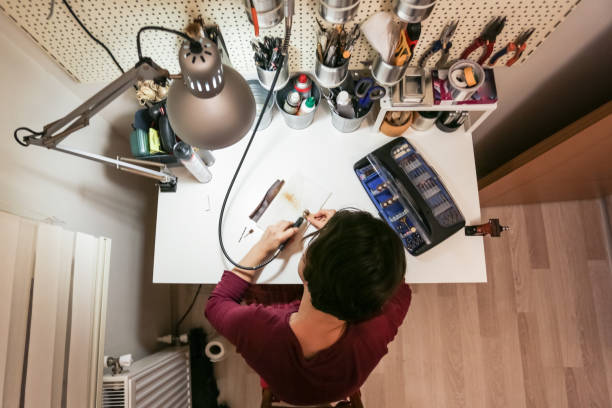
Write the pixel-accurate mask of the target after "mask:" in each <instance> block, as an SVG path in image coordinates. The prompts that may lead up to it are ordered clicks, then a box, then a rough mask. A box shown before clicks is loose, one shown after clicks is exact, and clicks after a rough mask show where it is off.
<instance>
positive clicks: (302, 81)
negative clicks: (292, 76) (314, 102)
mask: <svg viewBox="0 0 612 408" xmlns="http://www.w3.org/2000/svg"><path fill="white" fill-rule="evenodd" d="M293 88H294V89H295V90H296V91H298V92H299V93H300V96H301V97H302V99H308V98H309V97H310V96H311V95H312V81H311V80H310V78H308V76H307V75H306V74H300V76H298V78H297V79H296V80H295V84H294V85H293Z"/></svg>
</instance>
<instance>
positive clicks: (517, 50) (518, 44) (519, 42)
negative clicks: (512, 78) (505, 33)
mask: <svg viewBox="0 0 612 408" xmlns="http://www.w3.org/2000/svg"><path fill="white" fill-rule="evenodd" d="M534 31H535V28H533V27H532V28H530V29H529V30H527V31H523V32H522V33H521V34H519V36H518V37H517V39H516V41H513V42H510V43H508V45H506V46H505V47H504V48H502V49H501V50H499V51H497V52H496V53H495V54H494V55H493V56H492V57H491V59H490V60H489V65H490V66H494V65H495V63H496V62H497V60H498V59H500V58H501V57H503V56H504V55H506V54H508V53H511V52H514V56H513V57H512V58H510V59H509V60H508V61H507V62H506V66H508V67H511V66H512V65H513V64H514V63H515V62H516V61H518V60H519V58H521V55H523V51H525V48H527V40H528V39H529V37H531V34H533V32H534Z"/></svg>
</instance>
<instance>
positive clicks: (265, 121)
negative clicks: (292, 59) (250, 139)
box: [207, 79, 274, 165]
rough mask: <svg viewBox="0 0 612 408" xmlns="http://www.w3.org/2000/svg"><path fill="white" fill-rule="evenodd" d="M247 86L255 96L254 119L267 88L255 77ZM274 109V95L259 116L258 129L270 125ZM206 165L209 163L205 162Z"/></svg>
mask: <svg viewBox="0 0 612 408" xmlns="http://www.w3.org/2000/svg"><path fill="white" fill-rule="evenodd" d="M247 83H248V84H249V88H251V93H252V94H253V97H254V98H255V108H256V114H255V118H256V119H255V120H257V118H258V117H259V114H260V113H261V109H262V108H263V104H264V102H265V101H266V96H267V95H268V90H267V89H264V87H263V86H261V85H260V84H259V81H257V80H255V79H251V80H248V81H247ZM273 110H274V95H272V96H271V97H270V101H269V102H268V107H267V108H266V112H265V113H264V116H263V118H261V123H260V124H259V130H264V129H265V128H267V127H268V126H270V122H272V111H273ZM207 165H209V164H208V163H207Z"/></svg>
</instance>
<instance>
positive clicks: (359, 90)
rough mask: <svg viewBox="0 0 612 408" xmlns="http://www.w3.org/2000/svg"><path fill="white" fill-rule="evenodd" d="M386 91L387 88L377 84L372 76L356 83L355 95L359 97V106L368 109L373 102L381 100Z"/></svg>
mask: <svg viewBox="0 0 612 408" xmlns="http://www.w3.org/2000/svg"><path fill="white" fill-rule="evenodd" d="M386 93H387V91H385V88H383V87H382V86H378V85H375V82H374V80H373V79H372V78H362V79H360V80H359V82H357V85H355V96H356V97H357V98H359V107H360V108H361V109H368V108H369V107H370V105H372V102H374V101H377V100H379V99H380V98H382V97H383V96H385V94H386Z"/></svg>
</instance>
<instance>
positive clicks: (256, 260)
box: [232, 221, 298, 283]
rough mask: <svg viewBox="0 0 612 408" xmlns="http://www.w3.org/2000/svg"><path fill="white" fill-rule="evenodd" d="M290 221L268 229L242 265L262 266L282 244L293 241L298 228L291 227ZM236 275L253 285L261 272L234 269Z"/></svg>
mask: <svg viewBox="0 0 612 408" xmlns="http://www.w3.org/2000/svg"><path fill="white" fill-rule="evenodd" d="M292 225H293V223H292V222H290V221H281V222H279V223H276V224H274V225H270V226H269V227H268V228H266V231H265V232H264V234H263V235H262V237H261V239H260V240H259V242H257V243H256V244H255V245H253V248H251V250H250V251H249V252H248V253H247V254H246V255H245V256H244V258H242V260H241V261H240V262H239V263H240V265H244V266H250V267H255V266H257V265H260V264H262V263H263V262H265V261H266V260H267V259H269V258H270V256H271V255H272V254H273V253H274V252H276V250H277V249H278V247H279V246H280V244H282V243H283V242H285V241H287V240H289V239H291V237H293V236H294V235H295V233H296V232H297V231H298V228H293V227H291V226H292ZM232 272H234V273H235V274H236V275H238V276H239V277H240V278H241V279H244V280H245V281H247V282H250V283H253V282H255V281H256V280H257V277H258V276H259V271H250V270H245V269H240V268H237V267H236V268H234V269H232Z"/></svg>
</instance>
